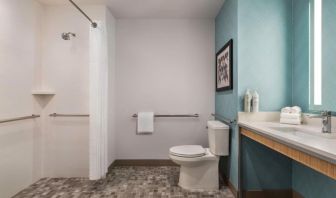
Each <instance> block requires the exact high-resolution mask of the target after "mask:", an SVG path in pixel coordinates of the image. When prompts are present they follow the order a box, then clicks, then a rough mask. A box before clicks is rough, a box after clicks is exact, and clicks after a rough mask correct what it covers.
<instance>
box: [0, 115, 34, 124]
mask: <svg viewBox="0 0 336 198" xmlns="http://www.w3.org/2000/svg"><path fill="white" fill-rule="evenodd" d="M38 117H40V115H34V114H32V115H31V116H23V117H16V118H10V119H4V120H0V123H6V122H14V121H19V120H28V119H34V118H38Z"/></svg>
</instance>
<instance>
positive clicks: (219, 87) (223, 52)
mask: <svg viewBox="0 0 336 198" xmlns="http://www.w3.org/2000/svg"><path fill="white" fill-rule="evenodd" d="M232 89H233V39H231V40H229V41H228V42H227V43H226V44H225V45H224V47H222V48H221V49H220V50H219V51H218V52H217V53H216V91H217V92H219V91H226V90H232Z"/></svg>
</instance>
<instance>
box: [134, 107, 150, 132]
mask: <svg viewBox="0 0 336 198" xmlns="http://www.w3.org/2000/svg"><path fill="white" fill-rule="evenodd" d="M153 132H154V113H153V112H139V113H138V123H137V133H138V134H151V133H153Z"/></svg>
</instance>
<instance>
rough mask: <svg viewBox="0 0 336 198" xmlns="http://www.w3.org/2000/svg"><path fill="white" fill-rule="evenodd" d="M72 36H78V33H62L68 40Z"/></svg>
mask: <svg viewBox="0 0 336 198" xmlns="http://www.w3.org/2000/svg"><path fill="white" fill-rule="evenodd" d="M71 36H73V37H76V34H75V33H72V32H68V33H62V38H63V39H64V40H66V41H68V40H70V39H71Z"/></svg>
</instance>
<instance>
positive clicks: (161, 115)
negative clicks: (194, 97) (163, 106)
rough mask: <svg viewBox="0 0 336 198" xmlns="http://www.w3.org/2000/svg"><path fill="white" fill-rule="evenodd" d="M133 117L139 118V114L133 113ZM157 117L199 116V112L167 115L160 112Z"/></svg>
mask: <svg viewBox="0 0 336 198" xmlns="http://www.w3.org/2000/svg"><path fill="white" fill-rule="evenodd" d="M132 117H133V118H137V117H138V114H133V116H132ZM154 117H156V118H198V117H199V114H198V113H195V114H172V115H165V114H158V115H154Z"/></svg>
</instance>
